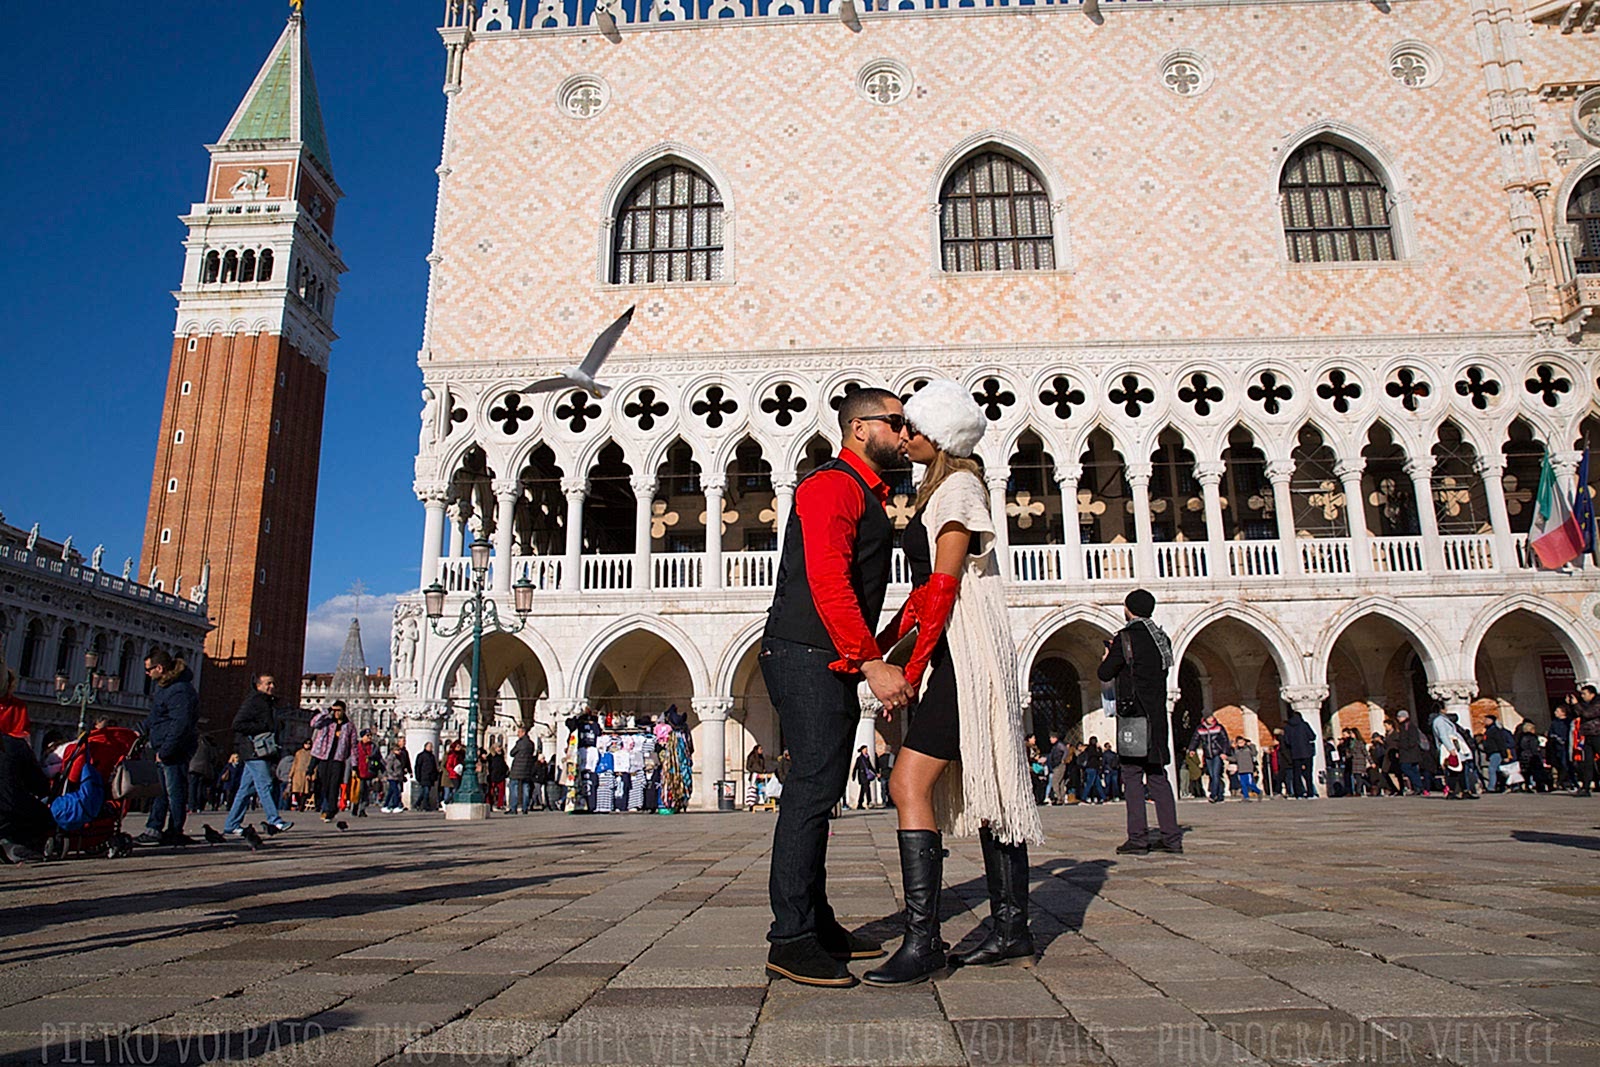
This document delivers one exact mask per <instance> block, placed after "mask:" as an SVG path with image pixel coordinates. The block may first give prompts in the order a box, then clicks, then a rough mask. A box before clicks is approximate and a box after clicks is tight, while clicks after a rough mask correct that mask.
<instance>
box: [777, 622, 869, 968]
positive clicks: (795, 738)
mask: <svg viewBox="0 0 1600 1067" xmlns="http://www.w3.org/2000/svg"><path fill="white" fill-rule="evenodd" d="M759 658H760V663H761V676H762V678H763V679H764V680H765V681H766V683H767V692H768V693H770V694H771V695H772V703H773V705H774V706H775V707H776V708H777V711H778V724H779V726H780V727H781V729H782V731H783V739H784V742H785V743H786V744H787V745H788V746H789V756H790V758H791V760H792V762H791V763H790V765H789V774H788V776H787V777H786V778H785V779H784V783H783V803H782V804H779V805H778V824H777V827H776V828H775V829H774V830H773V834H772V869H771V875H770V878H769V881H768V887H767V888H768V893H769V895H770V896H771V898H772V929H771V930H770V931H769V932H768V934H767V940H768V941H770V942H772V943H773V944H775V945H778V944H784V943H786V942H790V941H798V940H801V939H802V938H806V937H814V936H816V934H817V933H818V931H820V930H824V929H831V928H832V927H834V926H836V925H838V920H837V919H835V918H834V915H833V908H831V907H830V906H829V905H828V870H827V864H828V812H830V811H831V810H832V809H833V806H834V804H836V803H837V802H838V800H839V798H840V796H842V795H843V794H844V790H845V784H846V783H847V782H848V781H849V777H850V751H851V743H852V741H853V739H854V736H855V729H856V724H857V723H858V722H860V721H861V704H860V701H859V700H858V699H857V696H856V684H857V682H858V681H859V679H858V678H857V677H856V676H855V675H846V674H838V673H836V672H834V671H831V670H829V669H828V664H829V663H831V662H833V661H834V660H835V659H837V658H838V655H837V653H835V652H834V651H833V650H832V649H825V648H812V647H810V646H808V645H798V644H795V643H793V642H791V641H782V640H778V639H776V638H764V639H763V640H762V642H761V655H760V657H759Z"/></svg>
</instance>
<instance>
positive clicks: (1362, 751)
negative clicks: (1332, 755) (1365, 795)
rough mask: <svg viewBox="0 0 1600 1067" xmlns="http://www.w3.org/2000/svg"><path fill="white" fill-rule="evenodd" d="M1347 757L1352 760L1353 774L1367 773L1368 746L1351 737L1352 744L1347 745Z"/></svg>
mask: <svg viewBox="0 0 1600 1067" xmlns="http://www.w3.org/2000/svg"><path fill="white" fill-rule="evenodd" d="M1344 758H1345V759H1347V760H1349V761H1350V773H1351V774H1362V775H1364V774H1366V773H1367V746H1366V745H1364V744H1362V743H1361V742H1360V741H1357V740H1355V739H1354V738H1351V740H1350V744H1348V745H1346V746H1345V756H1344Z"/></svg>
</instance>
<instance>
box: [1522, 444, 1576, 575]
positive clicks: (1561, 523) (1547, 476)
mask: <svg viewBox="0 0 1600 1067" xmlns="http://www.w3.org/2000/svg"><path fill="white" fill-rule="evenodd" d="M1528 544H1529V545H1531V546H1532V547H1533V551H1534V554H1535V555H1537V556H1538V557H1539V565H1540V566H1541V567H1544V568H1545V569H1546V570H1556V569H1557V568H1560V567H1565V566H1566V565H1567V564H1568V563H1571V562H1572V561H1573V560H1575V559H1577V558H1578V557H1579V556H1580V555H1582V554H1583V528H1582V527H1581V526H1579V525H1578V519H1577V516H1575V515H1574V514H1573V513H1572V507H1571V505H1569V504H1568V503H1567V498H1566V497H1564V496H1562V495H1561V490H1560V489H1559V488H1558V487H1557V486H1556V472H1555V468H1554V467H1552V466H1550V453H1549V452H1546V453H1545V454H1544V465H1543V467H1541V468H1540V470H1539V500H1538V503H1537V504H1536V505H1535V508H1534V514H1533V525H1532V526H1531V527H1530V528H1529V530H1528Z"/></svg>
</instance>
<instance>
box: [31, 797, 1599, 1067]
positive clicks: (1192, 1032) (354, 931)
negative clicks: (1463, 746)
mask: <svg viewBox="0 0 1600 1067" xmlns="http://www.w3.org/2000/svg"><path fill="white" fill-rule="evenodd" d="M1180 813H1181V815H1182V818H1183V819H1184V821H1185V823H1186V824H1189V825H1190V826H1191V831H1190V834H1189V837H1188V855H1187V856H1184V857H1166V856H1150V857H1131V858H1130V857H1117V856H1115V855H1114V853H1113V852H1112V849H1113V848H1114V847H1115V846H1116V845H1117V843H1118V842H1119V841H1120V840H1121V837H1122V834H1121V832H1120V826H1121V818H1122V810H1121V807H1120V805H1106V806H1104V807H1094V808H1088V807H1073V808H1051V809H1047V810H1046V812H1045V813H1044V814H1045V825H1046V828H1047V830H1048V832H1049V835H1050V840H1049V843H1048V845H1047V846H1046V847H1043V848H1039V849H1037V850H1035V852H1034V855H1033V887H1034V888H1033V904H1034V922H1033V927H1034V932H1035V936H1036V938H1037V939H1038V940H1039V941H1040V942H1041V945H1042V950H1043V952H1042V958H1041V959H1040V961H1039V962H1038V964H1037V966H1034V967H1031V968H1023V967H1010V968H996V969H987V970H982V971H978V972H968V973H958V974H954V975H951V976H949V977H945V978H942V979H940V980H938V981H935V982H931V983H926V984H923V985H920V986H914V987H910V988H905V989H874V988H868V987H858V988H855V989H851V990H817V989H807V988H802V987H800V986H797V985H793V984H791V983H787V982H776V983H773V984H771V985H769V984H768V983H767V981H766V979H765V977H764V975H763V971H762V961H763V956H764V943H763V935H764V932H765V930H766V926H767V920H768V913H767V907H766V869H767V848H768V844H769V841H770V835H771V824H772V818H773V816H771V815H768V814H762V813H755V814H745V813H739V814H732V815H712V814H703V815H688V816H676V817H671V818H660V817H652V816H605V817H600V816H597V817H590V818H580V817H572V816H561V815H546V814H536V815H531V816H526V817H519V818H508V817H500V818H496V819H495V820H493V821H491V822H489V823H486V824H448V825H447V824H445V823H444V822H442V821H440V820H439V819H438V818H437V817H430V816H424V815H396V816H381V815H375V816H373V817H371V818H369V819H360V820H353V821H352V823H351V829H350V830H349V831H348V832H343V833H341V832H339V831H337V830H335V829H333V828H331V827H325V826H323V825H322V824H320V823H317V824H313V823H311V822H306V821H302V822H301V824H300V825H299V826H298V827H296V829H295V830H294V831H293V832H292V833H290V834H288V835H286V836H283V837H280V838H278V839H276V840H274V841H270V842H269V843H268V846H267V848H266V849H265V850H263V851H262V852H259V853H252V852H250V851H248V850H247V849H246V848H245V847H244V846H242V845H239V844H231V843H230V844H228V845H223V846H217V847H214V848H208V847H198V848H192V849H189V850H187V851H184V852H177V851H166V852H164V853H152V852H140V853H138V854H136V855H135V856H134V857H132V858H130V859H125V860H120V861H109V860H74V861H68V862H65V863H58V864H53V865H47V866H42V867H34V868H29V869H18V868H3V869H0V879H3V884H4V886H5V892H4V896H3V897H0V1060H3V1061H4V1062H6V1063H13V1062H15V1063H39V1062H50V1063H80V1064H82V1063H170V1062H185V1063H193V1062H204V1061H213V1060H221V1059H231V1060H233V1061H236V1062H237V1061H244V1060H252V1061H255V1062H263V1063H323V1064H334V1065H345V1064H349V1065H362V1064H372V1063H394V1064H399V1063H412V1062H414V1063H432V1064H445V1065H453V1064H462V1063H506V1062H526V1063H573V1064H578V1063H582V1064H590V1063H628V1064H686V1063H694V1064H713V1065H714V1064H740V1063H748V1064H802V1065H810V1064H817V1065H844V1064H901V1063H904V1064H965V1063H974V1064H998V1063H1068V1064H1073V1063H1086V1064H1106V1063H1113V1064H1117V1065H1137V1067H1145V1065H1154V1064H1174V1065H1188V1064H1261V1063H1270V1064H1346V1063H1382V1064H1391V1063H1393V1064H1417V1063H1448V1064H1490V1063H1493V1064H1505V1063H1537V1064H1568V1065H1586V1067H1592V1065H1596V1064H1600V1022H1597V1020H1596V1019H1595V1016H1596V1014H1597V1012H1596V1009H1597V1008H1600V988H1597V982H1600V929H1597V919H1600V911H1597V905H1600V880H1597V879H1596V877H1595V870H1596V859H1597V858H1600V853H1597V850H1600V832H1597V830H1600V827H1597V823H1600V801H1584V800H1579V799H1575V798H1571V797H1566V796H1549V797H1539V796H1507V797H1490V798H1486V799H1484V800H1481V801H1479V802H1477V803H1475V804H1466V803H1461V804H1456V803H1449V802H1445V801H1443V800H1430V799H1416V800H1411V799H1406V800H1401V799H1387V800H1336V801H1318V802H1315V803H1305V802H1292V801H1285V800H1275V801H1271V802H1268V803H1265V804H1254V805H1241V804H1238V803H1231V802H1230V803H1228V804H1225V805H1222V806H1215V807H1214V806H1210V805H1206V804H1203V803H1186V804H1184V805H1183V806H1182V807H1181V808H1180ZM198 821H200V820H197V823H198ZM209 821H212V823H213V825H220V816H215V815H213V816H210V818H209ZM834 828H835V832H834V837H833V841H832V849H831V853H830V854H831V856H832V862H831V864H830V887H831V890H830V895H831V897H832V899H833V901H834V903H835V906H836V907H837V909H838V911H839V913H840V915H841V917H842V918H844V919H845V920H846V921H847V922H849V923H851V924H852V925H864V926H866V927H867V928H868V929H869V931H870V932H872V933H875V934H879V935H883V936H885V937H892V936H893V935H894V932H895V930H896V924H895V921H894V919H895V913H896V909H897V902H896V891H897V888H898V884H899V876H898V868H897V862H898V861H897V859H896V849H895V839H894V823H893V821H892V815H891V814H886V813H881V812H872V813H867V814H858V813H850V814H847V815H846V817H845V818H843V819H841V820H839V821H837V822H836V823H835V824H834ZM194 829H195V830H196V831H198V825H195V827H194ZM948 844H949V846H950V859H949V861H948V862H947V864H946V868H945V878H946V883H947V886H948V887H949V888H948V891H947V892H946V894H945V905H944V913H945V918H946V926H945V936H946V938H947V940H950V941H952V942H962V941H967V942H968V943H970V941H971V939H972V938H973V937H974V935H975V934H976V933H977V927H978V923H979V920H980V919H981V918H982V917H983V915H984V914H985V913H986V911H987V902H986V898H985V893H984V889H983V878H982V867H981V860H980V858H979V855H978V849H977V844H976V842H975V841H970V840H952V841H949V842H948ZM864 969H866V967H865V965H864V966H861V967H858V968H857V970H858V971H860V970H864Z"/></svg>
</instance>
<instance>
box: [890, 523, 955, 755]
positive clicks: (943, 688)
mask: <svg viewBox="0 0 1600 1067" xmlns="http://www.w3.org/2000/svg"><path fill="white" fill-rule="evenodd" d="M900 546H901V548H902V549H903V550H904V551H905V554H906V564H907V566H908V567H910V569H911V584H912V586H913V587H914V588H915V587H920V586H922V585H925V584H926V583H927V581H928V579H929V578H930V577H932V576H933V553H932V552H931V551H930V549H929V546H928V532H927V527H926V526H924V525H923V522H922V512H920V511H919V512H917V513H916V515H914V516H912V518H911V521H910V522H908V523H906V528H905V530H904V532H903V534H902V536H901V539H900ZM928 672H929V673H928V684H927V686H926V687H925V688H924V689H923V693H922V696H921V697H919V698H918V700H917V702H916V704H915V705H913V707H912V709H911V724H910V725H909V726H908V727H907V728H906V736H905V740H904V741H903V742H902V743H901V744H902V747H903V748H909V749H911V750H912V751H913V752H920V753H922V754H923V755H924V756H931V757H933V758H934V759H942V760H959V759H960V758H961V719H960V716H959V714H958V712H957V704H958V701H957V700H956V668H955V664H954V663H952V662H951V661H950V641H949V636H948V634H946V635H942V636H941V637H940V638H939V644H938V645H937V646H935V648H934V650H933V658H932V659H931V660H930V661H929V662H928Z"/></svg>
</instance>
